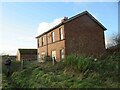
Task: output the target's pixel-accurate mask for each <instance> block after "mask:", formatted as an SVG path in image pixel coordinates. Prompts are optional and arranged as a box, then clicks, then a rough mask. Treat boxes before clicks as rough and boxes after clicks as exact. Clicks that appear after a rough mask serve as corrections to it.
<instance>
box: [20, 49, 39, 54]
mask: <svg viewBox="0 0 120 90" xmlns="http://www.w3.org/2000/svg"><path fill="white" fill-rule="evenodd" d="M18 51H19V52H20V54H29V55H31V54H36V55H37V49H18Z"/></svg>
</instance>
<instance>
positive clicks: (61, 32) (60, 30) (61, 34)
mask: <svg viewBox="0 0 120 90" xmlns="http://www.w3.org/2000/svg"><path fill="white" fill-rule="evenodd" d="M59 33H60V40H62V39H63V30H62V28H59Z"/></svg>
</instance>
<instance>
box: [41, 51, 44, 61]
mask: <svg viewBox="0 0 120 90" xmlns="http://www.w3.org/2000/svg"><path fill="white" fill-rule="evenodd" d="M41 59H42V60H45V52H42V53H41Z"/></svg>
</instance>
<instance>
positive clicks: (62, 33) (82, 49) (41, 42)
mask: <svg viewBox="0 0 120 90" xmlns="http://www.w3.org/2000/svg"><path fill="white" fill-rule="evenodd" d="M105 30H106V28H105V27H104V26H103V25H102V24H101V23H100V22H99V21H97V20H96V19H95V18H94V17H93V16H92V15H91V14H90V13H89V12H87V11H84V12H82V13H80V14H78V15H76V16H73V17H71V18H67V17H64V19H63V20H61V23H59V24H58V25H56V26H55V27H53V28H51V29H50V30H48V31H47V32H44V33H43V34H41V35H39V36H37V37H36V38H37V44H38V50H37V52H38V59H39V61H42V60H43V59H44V57H45V56H50V57H51V58H54V59H55V60H56V61H57V62H59V61H60V60H61V59H63V58H65V56H67V55H70V54H75V55H86V56H99V55H102V54H104V53H105V52H106V49H105V38H104V31H105Z"/></svg>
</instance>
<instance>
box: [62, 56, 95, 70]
mask: <svg viewBox="0 0 120 90" xmlns="http://www.w3.org/2000/svg"><path fill="white" fill-rule="evenodd" d="M93 60H94V59H93V58H91V57H85V56H75V55H70V56H68V57H66V58H65V61H64V64H65V66H67V67H69V68H72V69H73V70H75V71H80V72H85V71H86V70H87V69H90V68H91V67H92V64H93V63H92V62H93Z"/></svg>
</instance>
